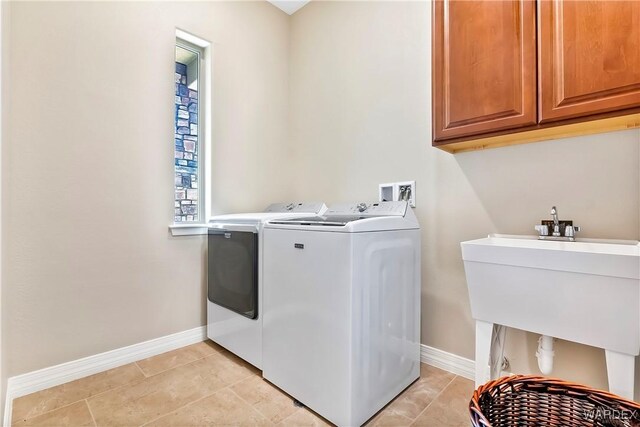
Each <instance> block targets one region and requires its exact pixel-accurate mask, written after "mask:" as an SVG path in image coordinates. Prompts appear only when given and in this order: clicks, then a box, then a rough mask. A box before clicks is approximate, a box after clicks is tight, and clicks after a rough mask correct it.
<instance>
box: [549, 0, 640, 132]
mask: <svg viewBox="0 0 640 427" xmlns="http://www.w3.org/2000/svg"><path fill="white" fill-rule="evenodd" d="M538 8H539V10H538V13H539V23H538V25H539V36H538V38H539V49H538V52H539V61H538V64H539V67H540V70H539V73H540V78H539V85H540V88H539V92H540V105H539V108H540V111H539V115H540V118H541V121H542V122H545V121H552V120H559V119H567V118H571V117H580V116H586V115H589V114H597V113H604V112H608V111H614V110H620V109H624V108H631V107H637V106H640V2H638V1H602V0H595V1H593V0H581V1H563V0H541V1H540V2H539V4H538Z"/></svg>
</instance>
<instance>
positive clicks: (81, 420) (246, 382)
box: [12, 341, 473, 427]
mask: <svg viewBox="0 0 640 427" xmlns="http://www.w3.org/2000/svg"><path fill="white" fill-rule="evenodd" d="M472 393H473V383H472V382H471V381H469V380H467V379H464V378H462V377H457V376H455V375H453V374H450V373H448V372H445V371H442V370H440V369H436V368H433V367H431V366H427V365H424V364H423V365H422V369H421V378H420V380H418V381H417V382H415V383H414V384H412V385H411V386H410V387H409V388H407V389H406V390H405V391H404V392H403V393H402V394H401V395H400V396H398V397H397V398H396V399H395V400H394V401H392V402H391V403H389V405H387V406H386V407H385V408H384V409H383V410H381V411H380V412H379V413H378V414H376V415H375V416H374V417H373V418H372V419H371V420H369V422H368V425H370V426H409V425H414V426H434V427H446V426H455V427H458V426H468V425H470V422H469V415H468V411H467V405H468V402H469V399H470V397H471V394H472ZM12 425H13V426H142V425H145V426H214V425H217V426H222V425H225V426H262V425H279V426H326V425H330V424H329V423H328V422H327V421H326V420H324V419H322V418H321V417H319V416H318V415H316V414H314V413H313V412H311V411H309V410H307V409H305V408H298V407H296V406H294V405H293V402H292V399H291V397H289V396H288V395H286V394H285V393H283V392H282V391H280V390H279V389H277V388H276V387H274V386H273V385H271V384H270V383H269V382H267V381H265V380H263V379H262V377H261V376H260V371H258V370H257V369H255V368H254V367H252V366H251V365H249V364H247V363H246V362H244V361H243V360H241V359H239V358H238V357H236V356H234V355H233V354H231V353H229V352H228V351H226V350H225V349H223V348H221V347H219V346H217V345H216V344H214V343H212V342H211V341H205V342H202V343H198V344H194V345H190V346H187V347H183V348H180V349H178V350H174V351H170V352H167V353H163V354H160V355H158V356H154V357H150V358H148V359H144V360H140V361H138V362H135V363H131V364H129V365H124V366H121V367H119V368H115V369H111V370H109V371H106V372H101V373H99V374H96V375H92V376H89V377H86V378H82V379H79V380H76V381H72V382H69V383H66V384H62V385H59V386H56V387H52V388H50V389H47V390H43V391H39V392H37V393H33V394H30V395H28V396H24V397H20V398H18V399H15V400H14V402H13V420H12Z"/></svg>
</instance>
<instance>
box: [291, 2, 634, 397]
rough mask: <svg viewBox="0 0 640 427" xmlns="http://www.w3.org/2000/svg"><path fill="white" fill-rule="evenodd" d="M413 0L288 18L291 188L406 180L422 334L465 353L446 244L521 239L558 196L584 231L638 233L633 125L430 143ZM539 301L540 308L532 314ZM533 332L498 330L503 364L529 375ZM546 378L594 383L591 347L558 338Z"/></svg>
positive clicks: (306, 190) (455, 252)
mask: <svg viewBox="0 0 640 427" xmlns="http://www.w3.org/2000/svg"><path fill="white" fill-rule="evenodd" d="M430 31H431V30H430V10H429V5H428V3H426V2H318V1H314V2H311V3H310V4H308V5H307V6H305V7H304V8H303V9H301V10H300V11H299V12H297V13H296V14H295V15H293V17H292V21H291V53H290V61H291V68H290V75H291V86H290V99H291V101H290V105H291V113H290V115H291V122H290V129H291V143H292V147H293V149H294V150H295V151H294V153H295V157H294V159H295V161H294V163H295V164H296V165H297V166H298V174H297V177H298V178H297V179H296V185H297V194H298V196H300V197H303V196H304V197H308V198H312V199H313V198H321V199H326V201H327V202H336V201H350V200H358V201H361V200H372V199H373V200H375V199H376V198H377V191H378V184H379V183H384V182H393V181H401V180H412V179H415V180H416V185H417V208H416V214H417V215H418V219H419V220H420V223H421V226H422V229H423V231H422V249H423V260H422V261H423V263H422V276H423V281H422V299H423V302H422V342H423V343H425V344H427V345H430V346H433V347H436V348H439V349H442V350H445V351H448V352H451V353H455V354H458V355H461V356H464V357H467V358H470V359H473V357H474V336H475V332H474V322H473V320H472V318H471V313H470V308H469V299H468V295H467V287H466V283H465V277H464V270H463V265H462V261H461V258H460V247H459V243H460V242H461V241H464V240H468V239H474V238H479V237H483V236H485V235H487V234H488V233H496V232H499V233H514V234H532V227H533V225H534V224H535V223H537V222H538V221H539V220H540V219H542V218H546V217H547V216H548V213H549V210H550V208H551V206H552V205H554V204H555V205H557V206H558V209H559V211H560V214H561V216H562V217H564V218H573V219H575V220H576V222H577V223H578V224H579V225H581V226H583V229H584V233H583V235H584V236H588V237H609V238H619V239H638V238H639V237H640V228H639V227H640V224H639V214H640V206H639V192H640V183H639V180H640V177H639V169H640V142H639V141H640V133H639V132H638V131H637V130H631V131H625V132H618V133H611V134H604V135H594V136H588V137H581V138H574V139H566V140H560V141H551V142H544V143H537V144H530V145H523V146H518V147H510V148H500V149H495V150H488V151H478V152H472V153H466V154H458V155H455V156H454V155H451V154H448V153H445V152H443V151H440V150H437V149H434V148H432V147H431V144H430V140H431V96H430V93H431V70H430V51H431V48H430ZM542 313H544V308H543V307H541V314H542ZM535 339H536V337H535V336H527V335H525V334H523V333H521V332H518V331H510V333H509V335H508V348H507V353H506V354H507V356H508V357H509V359H510V360H511V363H512V367H513V370H514V371H516V372H537V365H536V361H535V358H534V352H535V347H536V341H535ZM556 355H557V358H556V367H557V369H556V370H555V371H554V375H559V376H563V377H566V378H568V379H573V380H578V381H584V382H589V383H591V384H594V385H596V386H599V387H606V376H605V371H604V369H605V365H604V356H603V352H602V351H601V350H598V349H593V348H588V347H584V346H579V345H576V344H570V343H565V342H560V343H558V345H557V348H556Z"/></svg>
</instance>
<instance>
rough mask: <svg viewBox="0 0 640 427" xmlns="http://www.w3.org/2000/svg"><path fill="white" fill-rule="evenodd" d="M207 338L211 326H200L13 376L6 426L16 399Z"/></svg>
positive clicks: (8, 385) (8, 396) (9, 380)
mask: <svg viewBox="0 0 640 427" xmlns="http://www.w3.org/2000/svg"><path fill="white" fill-rule="evenodd" d="M206 338H207V327H206V326H199V327H197V328H193V329H189V330H186V331H183V332H178V333H175V334H171V335H166V336H164V337H160V338H155V339H152V340H149V341H144V342H141V343H138V344H133V345H130V346H127V347H122V348H117V349H115V350H111V351H107V352H104V353H100V354H96V355H93V356H89V357H85V358H82V359H78V360H72V361H71V362H66V363H62V364H60V365H55V366H51V367H49V368H44V369H40V370H37V371H33V372H28V373H26V374H22V375H17V376H15V377H11V378H9V379H8V380H7V393H6V403H5V407H4V424H3V425H4V426H9V425H11V408H12V405H13V399H15V398H18V397H21V396H25V395H27V394H31V393H35V392H37V391H40V390H45V389H47V388H50V387H54V386H57V385H60V384H64V383H67V382H69V381H73V380H77V379H79V378H83V377H86V376H89V375H93V374H97V373H99V372H103V371H106V370H108V369H113V368H117V367H118V366H122V365H126V364H127V363H132V362H135V361H136V360H140V359H144V358H147V357H151V356H155V355H158V354H160V353H164V352H167V351H171V350H175V349H177V348H180V347H184V346H186V345H189V344H195V343H197V342H201V341H204V340H205V339H206Z"/></svg>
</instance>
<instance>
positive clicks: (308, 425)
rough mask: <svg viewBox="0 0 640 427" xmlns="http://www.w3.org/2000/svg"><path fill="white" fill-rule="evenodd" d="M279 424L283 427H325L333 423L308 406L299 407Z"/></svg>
mask: <svg viewBox="0 0 640 427" xmlns="http://www.w3.org/2000/svg"><path fill="white" fill-rule="evenodd" d="M278 425H279V426H281V427H324V426H331V425H332V424H331V423H330V422H328V421H327V420H325V419H324V418H321V417H320V416H319V415H316V414H314V413H313V412H311V411H310V410H308V409H306V408H299V409H298V410H297V411H296V412H294V413H293V414H292V415H290V416H288V417H287V418H285V419H284V420H282V421H281V422H280V423H278Z"/></svg>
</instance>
